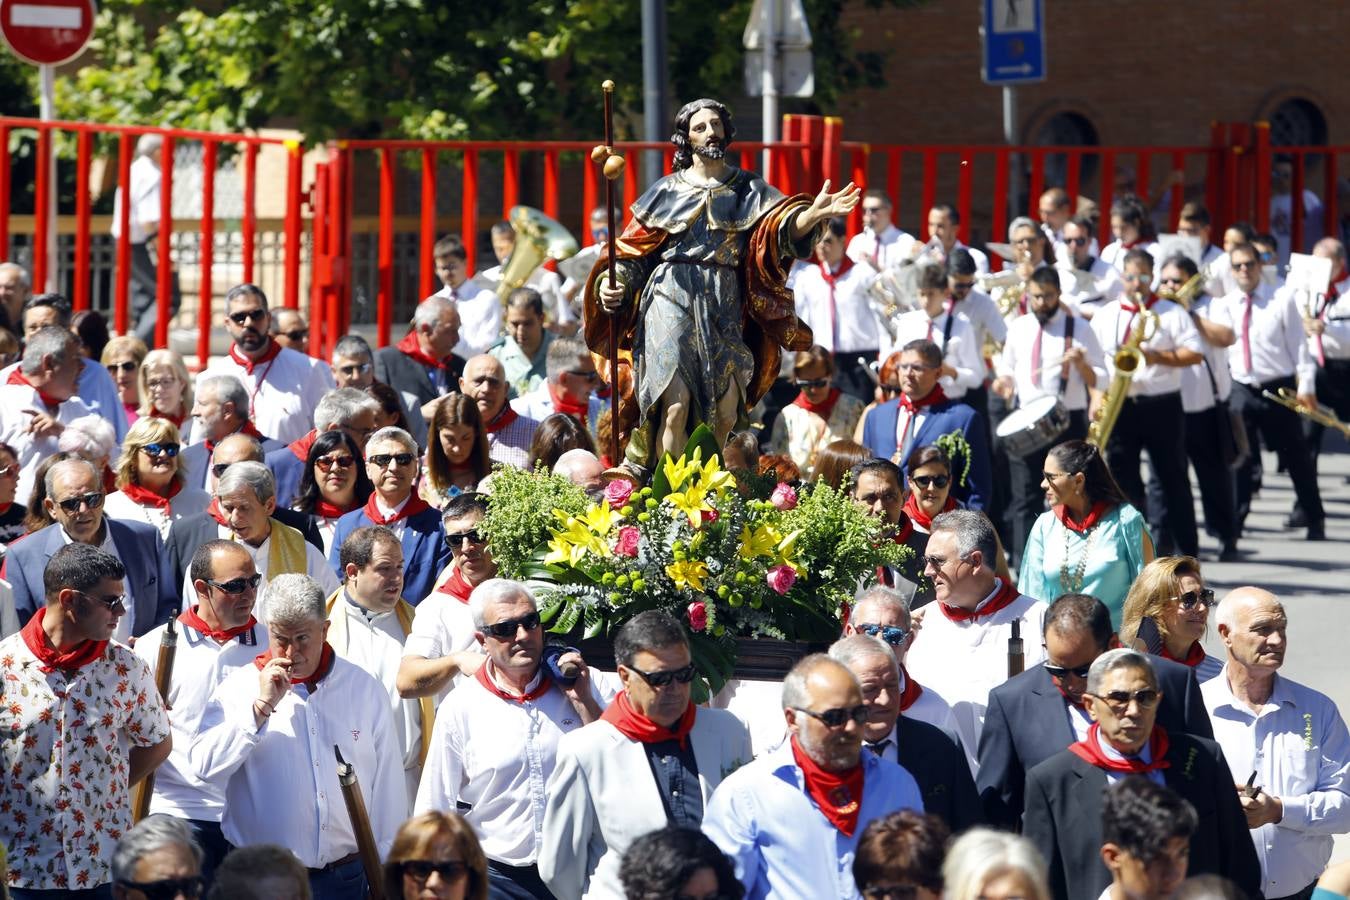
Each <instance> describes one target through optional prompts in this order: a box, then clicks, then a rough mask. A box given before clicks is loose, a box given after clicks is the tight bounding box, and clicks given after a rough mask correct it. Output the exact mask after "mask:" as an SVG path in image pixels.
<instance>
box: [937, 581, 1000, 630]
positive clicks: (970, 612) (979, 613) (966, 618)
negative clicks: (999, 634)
mask: <svg viewBox="0 0 1350 900" xmlns="http://www.w3.org/2000/svg"><path fill="white" fill-rule="evenodd" d="M997 581H998V582H999V587H998V589H997V590H996V591H994V596H993V599H991V600H990V601H989V602H988V603H985V604H984V606H982V607H979V608H977V609H963V608H961V607H959V606H948V605H947V604H945V603H939V604H938V608H939V609H941V610H942V614H943V615H944V616H946V617H947V618H948V619H951V620H952V621H953V622H973V621H976V620H978V619H980V618H983V617H984V616H992V615H993V614H994V613H996V612H998V611H999V610H1001V609H1003V608H1004V607H1005V606H1008V605H1010V604H1011V603H1012V602H1013V601H1014V600H1016V599H1017V598H1018V597H1019V596H1020V595H1019V594H1018V592H1017V588H1015V587H1014V586H1013V585H1011V584H1009V583H1008V582H1006V581H1004V580H1003V579H1002V578H999V579H997Z"/></svg>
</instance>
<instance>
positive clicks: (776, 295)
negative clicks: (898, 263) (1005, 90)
mask: <svg viewBox="0 0 1350 900" xmlns="http://www.w3.org/2000/svg"><path fill="white" fill-rule="evenodd" d="M735 135H736V131H735V128H734V126H733V125H732V121H731V112H730V111H729V110H728V109H727V108H726V107H725V106H723V105H722V104H721V103H718V102H717V101H715V100H708V99H703V100H695V101H693V102H692V103H688V104H686V105H685V106H684V107H683V108H682V109H681V110H680V112H679V114H678V115H677V116H676V118H675V133H674V135H672V137H671V141H672V143H674V144H675V163H674V169H675V171H674V172H673V174H670V175H667V176H665V177H664V178H661V179H660V180H659V181H657V182H656V183H655V184H653V185H652V186H651V187H649V188H648V189H647V190H646V192H645V193H643V194H642V196H641V197H639V198H638V199H637V202H635V203H634V204H633V206H632V212H633V221H632V222H631V223H630V224H629V226H628V228H627V229H625V230H624V232H623V234H622V236H621V237H619V238H618V239H617V242H616V253H615V256H616V265H615V281H616V283H613V284H611V283H610V281H609V277H608V254H607V253H605V254H602V256H601V259H600V260H599V261H597V263H596V265H595V268H594V269H593V270H592V272H591V276H590V279H589V280H588V283H587V286H586V295H585V301H586V318H585V321H586V342H587V345H588V346H589V347H590V349H591V352H592V354H593V355H594V356H595V360H596V368H597V369H598V370H599V372H600V374H601V375H602V376H604V377H607V378H608V377H610V372H611V367H610V359H609V350H608V337H609V329H610V328H617V329H618V337H619V340H618V354H617V355H618V359H617V380H618V384H617V387H616V389H617V390H618V391H619V392H620V401H619V415H618V421H617V422H614V423H612V424H611V427H613V428H616V429H618V433H619V435H620V436H621V438H622V439H623V440H626V442H627V450H626V452H625V453H624V460H623V465H624V468H625V469H627V470H628V471H629V472H630V473H631V474H633V475H635V476H637V477H638V478H639V479H645V477H646V476H647V475H648V474H650V472H651V470H652V469H653V468H654V467H655V466H656V465H657V464H658V463H659V462H660V460H661V457H662V455H663V454H664V453H666V452H670V453H671V455H672V456H679V455H680V453H681V451H683V449H684V446H685V443H686V441H687V440H688V436H689V435H690V434H691V433H692V432H693V430H694V429H695V428H696V427H697V426H698V425H699V424H700V423H706V424H707V425H708V426H709V427H710V428H711V429H712V431H713V433H714V434H715V435H716V438H717V441H718V445H719V446H720V445H721V444H722V443H724V442H725V441H726V438H727V435H728V434H729V433H730V432H731V431H732V430H733V429H740V428H744V427H746V424H747V419H746V416H747V413H748V412H749V410H750V409H751V407H753V406H754V405H755V403H757V402H758V401H759V399H760V398H761V397H762V396H763V395H764V393H765V392H766V391H767V390H768V389H769V387H770V385H772V384H773V381H774V379H775V378H776V377H777V376H778V368H779V358H780V352H781V350H782V349H788V350H805V349H806V348H808V347H810V346H811V329H810V328H809V327H807V326H806V325H805V324H804V323H802V322H800V321H798V319H797V316H796V315H795V313H794V311H793V299H792V292H791V291H790V290H788V289H787V287H786V281H787V274H788V269H789V267H790V266H791V264H792V260H793V259H807V258H809V257H810V256H811V255H812V252H813V250H814V247H815V244H816V241H817V239H818V237H819V234H818V232H819V230H820V228H822V227H823V226H824V224H825V222H826V221H827V220H828V219H830V218H831V217H834V216H841V215H846V214H847V213H848V212H850V211H851V210H852V209H853V208H854V207H855V206H856V205H857V204H858V199H859V195H860V193H861V191H860V189H859V188H857V187H855V186H854V185H852V184H849V185H848V186H847V187H845V188H844V189H843V190H841V191H839V192H837V193H830V183H829V182H828V181H826V182H825V184H824V186H823V187H822V188H821V190H820V193H819V194H818V195H817V196H816V197H815V199H814V200H812V199H811V198H810V197H809V196H808V195H806V194H798V195H796V196H793V197H785V196H784V195H783V194H782V192H780V191H778V190H777V189H775V188H774V187H772V186H770V185H769V184H768V183H767V182H765V181H764V179H763V178H761V177H760V176H758V175H756V174H755V173H753V172H747V171H745V170H744V169H740V168H737V167H735V166H733V165H731V164H729V163H728V162H727V161H726V150H727V146H728V145H729V144H730V143H731V141H732V139H733V138H734V137H735ZM612 462H613V463H614V464H615V465H618V464H619V462H620V461H619V460H612Z"/></svg>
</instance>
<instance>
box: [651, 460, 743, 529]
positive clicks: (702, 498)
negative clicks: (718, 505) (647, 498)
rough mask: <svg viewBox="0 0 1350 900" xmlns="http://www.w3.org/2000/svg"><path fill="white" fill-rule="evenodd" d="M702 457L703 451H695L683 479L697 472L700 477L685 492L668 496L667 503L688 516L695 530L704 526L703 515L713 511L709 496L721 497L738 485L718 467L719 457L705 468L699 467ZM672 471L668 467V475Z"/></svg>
mask: <svg viewBox="0 0 1350 900" xmlns="http://www.w3.org/2000/svg"><path fill="white" fill-rule="evenodd" d="M700 455H701V451H699V450H695V451H694V459H693V461H692V462H691V463H690V464H689V467H688V470H687V471H685V472H683V473H681V474H682V477H683V478H687V477H688V475H689V474H691V473H695V472H696V473H697V474H698V477H697V478H696V479H695V480H694V481H692V482H691V483H690V484H689V486H688V487H687V488H685V489H684V490H683V491H676V492H673V493H670V494H667V495H666V502H668V503H669V504H670V505H671V506H674V507H675V508H676V509H678V510H679V511H680V512H682V513H684V514H685V515H686V516H688V517H689V524H690V525H692V526H693V527H695V528H697V527H699V525H700V524H702V522H703V514H704V513H705V512H711V511H712V508H713V507H712V505H711V504H710V503H709V502H708V496H709V495H710V494H716V495H717V496H719V497H720V496H722V495H723V494H724V493H726V491H728V490H730V489H731V487H732V486H733V485H735V483H736V479H735V478H734V477H733V476H732V474H731V473H730V472H724V471H722V469H721V468H719V467H718V465H717V457H715V456H714V457H713V458H712V459H710V460H708V462H707V463H705V464H704V465H703V466H699V464H698V463H699V456H700ZM670 471H671V470H670V468H669V467H667V474H669V473H670ZM672 484H673V482H672Z"/></svg>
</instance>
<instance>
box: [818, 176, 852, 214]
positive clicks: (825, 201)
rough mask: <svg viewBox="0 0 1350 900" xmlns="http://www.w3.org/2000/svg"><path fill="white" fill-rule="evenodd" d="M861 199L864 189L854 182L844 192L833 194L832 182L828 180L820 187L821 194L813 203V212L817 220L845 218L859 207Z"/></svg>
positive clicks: (844, 188)
mask: <svg viewBox="0 0 1350 900" xmlns="http://www.w3.org/2000/svg"><path fill="white" fill-rule="evenodd" d="M861 198H862V188H860V187H858V186H857V185H856V184H854V183H853V182H851V181H850V182H849V183H848V184H846V185H844V187H843V189H842V190H840V191H838V192H837V193H833V194H832V193H830V182H829V181H828V180H826V182H825V183H824V184H822V185H821V186H820V193H819V194H816V199H815V200H814V201H813V202H812V203H811V211H812V212H813V213H815V214H816V218H817V219H831V218H834V217H835V216H845V215H848V214H849V213H851V212H853V207H855V206H857V205H858V201H859V200H860V199H861Z"/></svg>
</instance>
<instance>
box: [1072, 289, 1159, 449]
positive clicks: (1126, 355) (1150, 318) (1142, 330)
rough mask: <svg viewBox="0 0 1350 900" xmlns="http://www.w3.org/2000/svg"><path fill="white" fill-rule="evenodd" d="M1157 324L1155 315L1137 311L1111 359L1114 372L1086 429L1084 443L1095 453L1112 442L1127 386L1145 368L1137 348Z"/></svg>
mask: <svg viewBox="0 0 1350 900" xmlns="http://www.w3.org/2000/svg"><path fill="white" fill-rule="evenodd" d="M1158 324H1159V319H1158V314H1157V313H1155V312H1154V311H1153V310H1151V309H1147V308H1144V309H1140V310H1139V313H1138V315H1137V317H1136V318H1135V323H1134V328H1132V329H1131V330H1130V336H1129V337H1128V338H1127V339H1126V340H1125V343H1123V344H1121V345H1120V347H1119V348H1118V349H1117V350H1116V352H1115V355H1113V356H1112V357H1111V364H1112V366H1113V367H1114V369H1115V374H1114V375H1113V376H1112V378H1111V386H1110V387H1109V388H1107V391H1106V398H1105V399H1104V400H1103V401H1102V406H1101V410H1100V411H1099V412H1098V414H1097V418H1096V419H1095V420H1094V421H1093V422H1092V423H1091V424H1090V425H1088V439H1087V442H1088V443H1089V444H1092V445H1093V446H1095V447H1096V448H1097V449H1098V450H1105V449H1106V444H1107V441H1109V440H1111V432H1112V431H1113V430H1114V429H1115V427H1116V420H1117V419H1119V418H1120V410H1121V407H1123V406H1124V405H1125V396H1126V395H1127V394H1129V392H1130V383H1131V382H1132V381H1134V374H1135V373H1136V372H1138V371H1139V369H1140V368H1141V367H1142V366H1143V365H1144V352H1143V351H1142V350H1140V349H1139V348H1140V347H1141V346H1142V345H1143V343H1144V342H1145V341H1147V340H1148V339H1149V338H1151V337H1153V335H1155V334H1157V333H1158Z"/></svg>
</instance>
